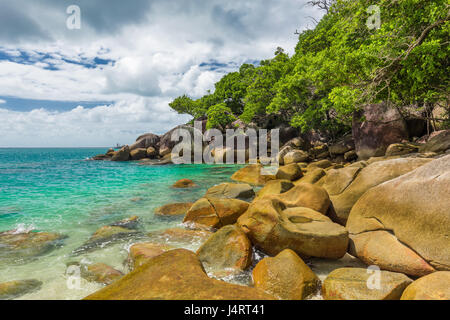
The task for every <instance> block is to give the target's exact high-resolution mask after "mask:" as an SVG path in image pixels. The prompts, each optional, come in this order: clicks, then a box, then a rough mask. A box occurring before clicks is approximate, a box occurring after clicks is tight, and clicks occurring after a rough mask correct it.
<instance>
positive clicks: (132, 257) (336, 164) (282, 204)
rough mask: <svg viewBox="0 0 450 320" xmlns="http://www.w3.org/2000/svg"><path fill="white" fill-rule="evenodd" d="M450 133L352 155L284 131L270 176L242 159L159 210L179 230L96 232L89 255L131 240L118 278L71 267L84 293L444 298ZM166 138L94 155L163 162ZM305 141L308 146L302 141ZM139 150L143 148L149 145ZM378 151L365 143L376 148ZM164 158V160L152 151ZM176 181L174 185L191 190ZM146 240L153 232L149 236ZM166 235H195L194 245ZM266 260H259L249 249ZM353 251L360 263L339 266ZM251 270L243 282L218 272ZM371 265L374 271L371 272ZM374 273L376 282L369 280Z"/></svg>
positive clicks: (26, 251)
mask: <svg viewBox="0 0 450 320" xmlns="http://www.w3.org/2000/svg"><path fill="white" fill-rule="evenodd" d="M449 135H450V131H449V130H446V131H440V132H435V133H433V134H431V136H429V137H427V139H425V138H423V139H422V140H421V139H415V140H416V141H403V142H402V141H396V142H394V143H391V144H389V145H388V146H385V148H384V151H383V152H384V153H383V155H381V156H372V157H370V158H367V159H365V160H364V159H361V158H358V157H359V154H361V153H360V151H361V150H364V151H363V153H364V154H365V155H367V154H368V152H369V148H368V147H365V148H363V149H361V148H358V146H361V143H360V141H355V139H353V138H352V137H344V138H343V139H341V140H340V141H338V142H337V143H333V144H325V143H322V144H321V143H318V142H317V141H316V143H314V144H311V142H310V141H308V143H305V140H304V139H303V138H302V137H301V136H297V137H289V138H290V139H286V137H283V139H286V140H287V142H285V143H284V145H283V146H282V148H281V151H280V155H279V160H280V164H281V166H280V167H279V168H278V170H277V171H276V172H273V173H272V174H268V173H267V172H265V171H264V170H263V166H262V165H261V164H251V165H247V166H245V167H243V168H241V169H239V170H238V171H236V172H235V173H234V174H233V175H232V176H231V180H233V182H224V183H220V182H221V181H218V183H219V184H218V185H216V186H214V187H212V188H210V189H208V190H207V191H206V193H205V194H204V196H203V197H201V198H200V199H197V200H196V201H194V202H192V203H169V204H167V205H165V206H163V207H161V208H158V209H156V211H155V214H157V215H159V216H179V217H183V223H184V228H174V229H168V230H165V231H160V232H157V233H155V232H153V233H151V234H144V233H145V232H144V231H143V230H142V229H141V228H140V219H139V217H136V216H133V217H130V218H128V219H124V220H121V221H117V222H116V223H113V224H110V225H106V226H103V227H101V228H100V229H98V230H97V231H96V232H95V233H94V234H92V236H91V237H90V238H89V239H87V240H86V242H85V243H84V244H83V245H82V246H80V247H79V248H78V249H76V250H74V252H73V256H74V258H76V257H77V256H78V255H82V254H83V253H85V252H89V251H91V250H97V249H98V248H103V247H104V246H107V245H109V244H111V243H117V242H119V243H120V242H121V241H125V240H127V239H136V238H139V237H140V236H142V237H143V238H145V239H146V240H145V241H137V242H135V243H134V244H133V245H132V246H131V247H130V249H129V256H128V259H127V262H126V264H127V265H128V269H129V273H127V274H124V273H122V272H120V271H118V270H115V269H113V268H112V267H110V266H108V265H105V264H103V263H95V262H94V263H92V264H87V265H86V264H83V263H81V262H73V263H70V264H68V265H69V266H70V265H76V266H79V267H80V268H81V277H83V278H84V279H86V280H87V281H94V282H97V283H101V284H104V285H105V287H104V288H103V289H101V290H100V291H98V292H95V293H93V294H91V295H89V296H88V297H86V299H89V300H108V299H125V300H128V299H130V300H135V299H230V300H235V299H244V300H262V299H282V300H302V299H310V298H311V297H314V296H320V297H322V298H323V299H326V300H365V299H370V300H385V299H389V300H395V299H402V300H411V299H444V300H448V299H450V240H449V239H450V237H449V230H450V229H449V226H450V211H449V208H450V198H449V196H448V195H449V194H450V154H449V150H450V145H449V143H450V139H449ZM166 136H167V134H166V135H164V136H162V137H159V136H156V135H153V134H146V135H144V136H141V137H139V138H138V139H137V141H136V143H135V144H133V145H132V146H125V147H123V148H122V149H121V150H119V151H111V150H110V151H108V153H107V154H106V155H104V156H97V157H95V158H94V159H96V160H111V161H128V160H141V161H142V159H143V158H145V159H156V160H158V162H161V161H162V162H163V164H164V163H170V159H168V158H167V155H169V154H170V150H171V148H173V145H167V144H166V143H165V142H164V141H167V139H166V138H167V137H166ZM306 144H309V147H308V148H305V145H306ZM144 150H145V152H144ZM379 150H380V148H379V147H378V146H377V148H376V150H372V152H373V153H374V154H375V155H378V154H379V152H380V151H379ZM157 158H159V159H157ZM197 187H198V185H197V183H196V182H195V181H191V180H189V179H182V180H180V181H178V182H177V183H176V184H174V185H173V186H172V188H181V189H185V190H186V192H188V191H189V188H197ZM65 237H66V236H64V235H60V234H53V233H47V232H42V231H39V232H31V231H27V232H20V231H18V230H10V231H5V232H1V233H0V253H1V255H2V257H8V256H9V257H10V258H11V259H18V258H19V259H23V260H24V261H26V260H27V259H33V258H36V257H38V256H41V255H43V254H46V253H48V252H49V251H51V250H54V249H55V248H58V247H59V246H62V245H64V239H65ZM152 239H153V240H152ZM165 239H181V240H182V241H186V242H189V241H193V240H194V239H195V240H196V241H199V242H200V243H201V246H200V248H199V249H198V250H197V251H196V252H193V251H189V250H186V249H180V248H177V247H176V246H172V245H168V244H167V243H166V241H165ZM256 251H259V252H262V253H263V254H264V256H265V258H263V259H262V260H261V259H256V258H255V252H256ZM344 256H345V257H352V258H354V259H356V260H358V261H359V263H360V265H361V266H366V268H363V267H361V268H356V267H340V268H334V267H332V266H333V261H340V259H342V258H343V257H344ZM314 259H319V260H320V261H322V262H321V263H323V264H325V265H329V266H330V272H329V273H328V274H327V276H326V277H325V279H319V277H318V276H317V275H316V274H315V273H314V271H313V270H312V269H313V268H312V261H313V260H314ZM243 272H247V273H251V278H252V279H251V282H252V284H251V285H250V286H242V285H237V284H232V283H227V282H224V281H221V280H217V279H224V278H226V277H227V276H230V275H239V274H242V273H243ZM377 272H378V273H377ZM374 273H375V274H376V276H379V278H377V279H378V280H377V281H375V282H374V283H375V286H376V287H375V288H373V287H371V286H370V285H369V283H371V281H372V280H371V279H372V278H371V277H373V276H374ZM11 280H12V281H9V282H5V283H0V299H13V298H16V297H19V296H21V295H23V294H26V293H29V292H31V291H34V290H39V287H40V285H41V283H40V282H39V281H37V280H33V279H24V280H16V279H11Z"/></svg>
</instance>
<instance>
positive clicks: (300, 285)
mask: <svg viewBox="0 0 450 320" xmlns="http://www.w3.org/2000/svg"><path fill="white" fill-rule="evenodd" d="M253 282H254V285H255V287H256V288H259V289H262V290H263V291H265V292H267V293H268V294H270V295H272V296H274V297H276V298H278V299H281V300H303V299H305V298H306V297H308V296H309V295H311V294H314V293H315V292H316V291H317V289H318V286H319V284H320V280H319V278H318V277H317V276H316V275H315V274H314V272H312V270H311V269H310V268H309V267H308V266H307V265H306V264H305V263H304V262H303V260H302V259H301V258H300V257H299V256H298V255H297V254H296V253H295V252H294V251H292V250H290V249H286V250H283V251H282V252H280V253H279V254H278V255H277V256H275V257H273V258H270V257H267V258H264V259H262V260H261V261H260V262H258V264H257V265H256V267H255V268H254V269H253Z"/></svg>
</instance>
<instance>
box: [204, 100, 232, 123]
mask: <svg viewBox="0 0 450 320" xmlns="http://www.w3.org/2000/svg"><path fill="white" fill-rule="evenodd" d="M206 114H207V116H208V122H207V123H206V128H207V129H212V128H221V129H223V128H225V126H226V125H228V124H230V123H232V122H233V121H235V120H236V117H235V116H234V115H233V112H232V111H231V109H230V108H229V107H227V105H226V103H219V104H216V105H214V106H211V107H210V108H209V109H208V112H207V113H206Z"/></svg>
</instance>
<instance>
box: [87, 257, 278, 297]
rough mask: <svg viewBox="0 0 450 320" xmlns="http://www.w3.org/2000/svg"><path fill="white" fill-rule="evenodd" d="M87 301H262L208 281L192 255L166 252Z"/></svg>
mask: <svg viewBox="0 0 450 320" xmlns="http://www.w3.org/2000/svg"><path fill="white" fill-rule="evenodd" d="M85 299H87V300H205V299H208V300H210V299H214V300H216V299H217V300H240V299H243V300H263V299H272V297H271V296H269V295H267V294H265V293H263V292H262V291H260V290H258V289H255V288H250V287H244V286H240V285H234V284H230V283H226V282H223V281H219V280H215V279H211V278H209V277H208V276H207V275H206V273H205V272H204V270H203V267H202V264H201V262H200V261H199V260H198V258H197V256H196V255H195V253H193V252H191V251H188V250H185V249H177V250H171V251H168V252H165V253H163V254H161V255H159V256H157V257H155V258H153V259H151V260H150V261H149V262H148V263H146V264H144V265H142V266H140V267H138V268H136V269H135V270H134V271H132V272H131V273H129V274H128V275H126V276H125V277H123V278H122V279H120V280H118V281H117V282H115V283H113V284H112V285H110V286H108V287H106V288H103V289H102V290H100V291H97V292H95V293H94V294H92V295H90V296H88V297H86V298H85Z"/></svg>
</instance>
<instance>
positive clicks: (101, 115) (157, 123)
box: [0, 97, 190, 147]
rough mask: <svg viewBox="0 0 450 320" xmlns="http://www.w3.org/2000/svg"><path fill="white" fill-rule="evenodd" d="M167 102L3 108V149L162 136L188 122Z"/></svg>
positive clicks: (138, 99) (84, 144)
mask: <svg viewBox="0 0 450 320" xmlns="http://www.w3.org/2000/svg"><path fill="white" fill-rule="evenodd" d="M167 103H168V101H167V100H162V99H158V98H142V97H136V98H134V99H127V100H121V101H118V102H116V103H114V104H112V105H103V106H97V107H95V108H90V109H87V108H84V107H82V106H78V107H76V108H74V109H72V110H70V111H66V112H59V111H48V110H46V109H43V108H40V109H34V110H32V111H29V112H18V111H12V110H7V109H1V108H0V119H3V120H2V126H1V127H0V146H2V147H14V146H22V147H43V146H48V147H61V146H78V147H99V146H112V145H113V144H115V143H121V144H130V143H132V142H133V141H134V140H135V139H136V137H137V136H138V135H140V134H142V133H143V132H154V133H156V134H162V133H164V132H165V130H166V129H167V127H170V126H173V125H174V124H175V123H177V122H181V123H183V122H187V121H189V120H190V117H188V116H181V115H178V114H176V113H175V112H173V111H170V110H167V107H166V106H167Z"/></svg>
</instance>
